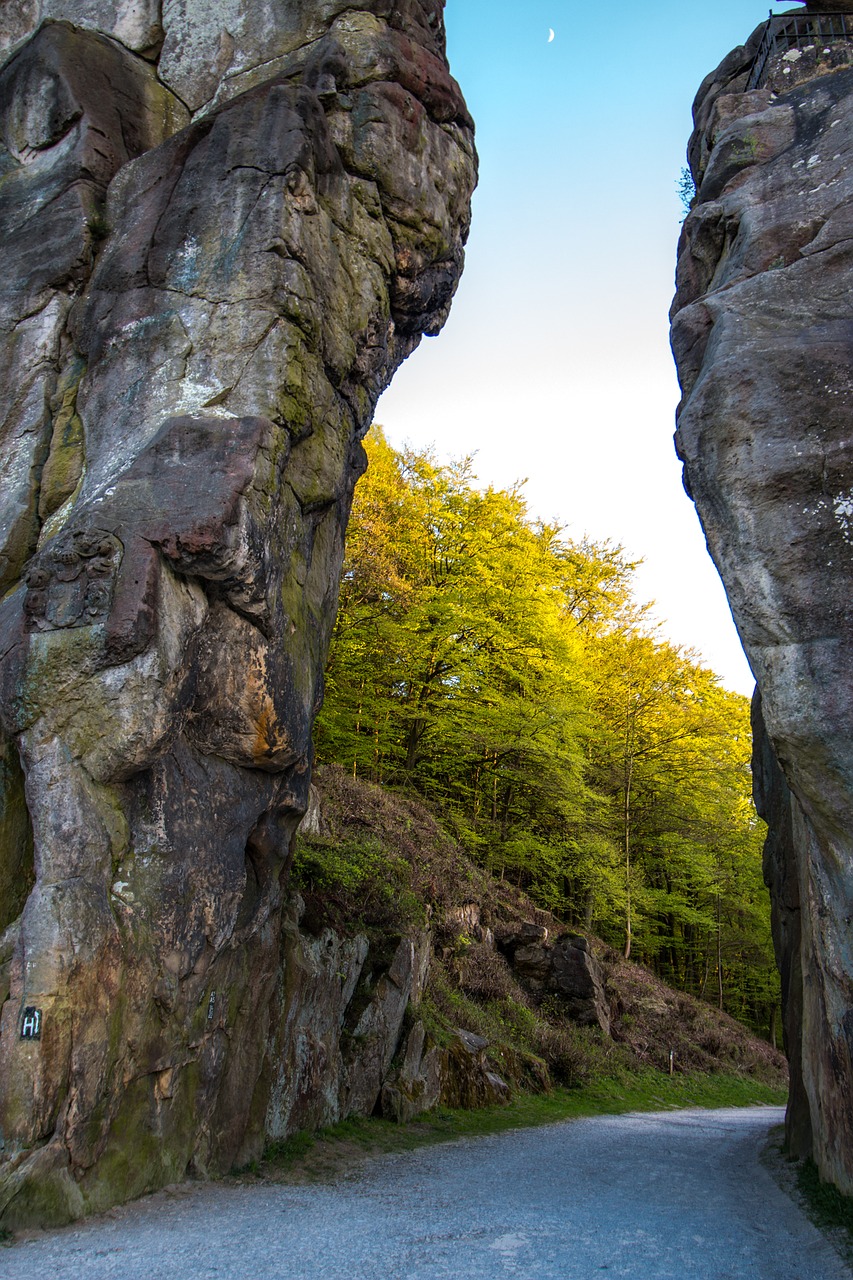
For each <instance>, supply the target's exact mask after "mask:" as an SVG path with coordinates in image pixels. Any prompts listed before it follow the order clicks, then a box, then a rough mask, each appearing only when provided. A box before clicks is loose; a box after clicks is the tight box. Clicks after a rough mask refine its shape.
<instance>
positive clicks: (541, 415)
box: [376, 0, 789, 693]
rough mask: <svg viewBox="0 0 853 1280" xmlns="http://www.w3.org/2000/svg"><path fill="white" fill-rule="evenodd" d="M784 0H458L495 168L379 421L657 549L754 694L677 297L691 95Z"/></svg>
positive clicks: (691, 613)
mask: <svg viewBox="0 0 853 1280" xmlns="http://www.w3.org/2000/svg"><path fill="white" fill-rule="evenodd" d="M785 7H789V6H787V5H785V6H780V5H778V4H775V5H774V11H777V12H778V11H780V9H784V8H785ZM767 12H768V7H767V0H764V2H763V3H762V0H647V2H646V3H642V4H641V3H633V2H631V0H612V3H610V4H609V5H606V6H604V5H591V4H582V3H580V0H526V2H525V3H524V4H519V3H518V0H448V3H447V9H446V21H447V32H448V53H449V57H450V62H451V68H452V70H453V73H454V75H455V76H456V78H457V79H458V80H459V82H460V84H461V86H462V88H463V91H464V93H465V96H466V98H467V100H468V105H469V107H470V108H471V112H472V114H473V116H474V118H475V120H476V122H477V146H478V149H479V152H480V161H481V172H480V187H479V190H478V191H477V194H476V195H475V198H474V201H475V202H474V221H473V226H472V230H471V238H470V241H469V245H468V260H467V267H466V271H465V275H464V277H463V280H462V284H461V286H460V289H459V293H458V294H457V298H456V302H455V304H454V310H453V314H452V315H451V318H450V320H449V322H448V324H447V326H446V327H445V329H444V331H443V333H442V334H441V336H440V337H438V338H436V339H434V340H428V341H425V342H423V343H422V344H421V346H420V348H419V349H418V351H417V352H416V353H415V354H414V355H413V356H412V357H411V359H410V360H409V361H408V362H407V363H406V364H405V365H404V366H403V368H402V369H401V370H400V371H399V373H398V374H397V376H396V379H395V381H394V383H393V385H392V387H391V388H390V390H389V391H388V392H386V394H385V395H384V396H383V398H382V400H381V402H380V405H379V408H378V411H377V415H376V417H377V421H379V422H381V423H383V425H384V426H385V428H386V431H387V433H388V436H389V438H390V439H391V441H392V442H393V443H394V444H396V445H400V444H402V443H404V442H405V441H408V442H410V443H411V444H413V445H415V446H417V447H423V446H427V445H434V446H435V448H436V451H437V453H438V455H439V456H440V457H442V458H447V457H458V456H460V455H462V454H467V453H476V455H477V456H476V462H475V470H476V471H477V474H478V476H479V478H480V481H481V482H482V483H484V484H485V483H491V484H497V485H510V484H512V483H513V482H514V481H515V480H517V479H520V478H522V477H527V478H528V484H527V488H526V493H527V497H528V500H529V502H530V505H531V508H532V510H533V512H534V513H535V514H537V515H541V516H543V517H546V518H548V519H552V518H557V519H559V520H560V521H561V523H563V524H565V525H566V526H567V527H568V531H569V534H570V535H571V536H573V537H577V538H579V537H581V536H582V535H583V534H588V535H589V536H591V537H592V538H595V539H597V540H602V539H604V538H610V539H612V540H613V541H616V542H619V543H621V544H622V545H623V546H624V547H625V550H626V551H627V552H628V553H629V555H630V556H631V558H640V557H642V558H643V559H644V561H645V564H644V566H643V568H642V569H641V570H640V571H639V573H638V589H639V592H640V594H641V595H642V597H643V598H644V599H654V600H655V602H656V613H657V616H658V617H659V618H660V619H661V621H662V623H663V630H664V634H665V635H667V636H668V638H670V639H672V640H674V641H675V642H676V643H678V644H683V645H687V646H690V647H693V648H696V649H697V650H699V651H700V653H701V655H702V657H703V658H704V660H705V661H706V662H707V663H708V665H709V666H711V667H713V669H714V670H715V671H717V672H718V673H719V674H720V675H721V676H722V677H723V680H724V682H725V683H726V684H727V685H728V686H729V687H730V688H734V689H738V690H740V691H741V692H743V693H748V692H750V691H751V688H752V679H751V675H750V672H749V668H748V666H747V664H746V661H745V659H744V657H743V654H742V652H741V649H740V644H739V642H738V639H737V635H736V632H735V630H734V625H733V623H732V621H731V616H730V614H729V611H728V605H727V603H726V600H725V596H724V594H723V591H722V587H721V586H720V584H719V580H718V578H717V575H716V571H715V570H714V568H713V565H712V564H711V561H710V560H709V558H708V555H707V552H706V550H705V545H704V540H703V538H702V534H701V529H700V527H699V523H698V520H697V518H696V515H695V512H694V510H693V507H692V505H691V504H690V503H689V502H688V500H687V498H686V497H685V495H684V493H683V490H682V488H681V480H680V467H679V465H678V462H677V460H676V458H675V456H674V453H673V448H672V433H673V429H674V411H675V406H676V404H677V402H678V386H677V382H676V378H675V372H674V369H673V364H672V357H671V355H670V351H669V339H668V322H667V311H668V309H669V304H670V301H671V297H672V291H673V273H674V269H675V250H676V244H677V240H678V232H679V224H680V221H681V218H682V216H683V215H682V212H681V204H680V200H679V198H678V194H677V191H676V182H677V179H678V176H679V173H680V171H681V168H682V166H683V165H684V163H685V159H684V153H685V148H686V145H687V139H688V137H689V134H690V130H691V127H692V126H691V117H690V108H691V105H692V102H693V97H694V95H695V92H696V90H697V88H698V87H699V84H700V83H701V81H702V79H703V78H704V76H705V75H706V74H707V72H709V71H711V70H713V68H714V67H715V66H716V65H717V64H718V63H719V62H720V61H721V59H722V58H723V57H724V56H725V54H726V53H728V51H729V50H730V49H732V48H733V47H734V46H735V45H737V44H741V43H743V41H744V40H746V38H747V37H748V36H749V34H750V33H751V31H752V30H753V29H754V28H755V27H756V26H758V24H759V23H761V22H762V21H764V20H765V19H766V18H767ZM549 28H553V29H554V32H555V39H554V41H553V42H552V43H551V44H549V43H548V31H549Z"/></svg>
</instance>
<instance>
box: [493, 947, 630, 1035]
mask: <svg viewBox="0 0 853 1280" xmlns="http://www.w3.org/2000/svg"><path fill="white" fill-rule="evenodd" d="M501 948H502V950H503V951H504V952H505V953H506V955H507V956H508V957H509V959H510V964H511V965H512V969H513V972H514V974H515V976H516V977H517V979H518V981H519V982H520V984H521V985H522V986H523V987H524V988H525V989H526V990H527V991H529V992H531V994H532V995H534V996H536V997H537V998H539V999H541V998H542V997H543V996H551V997H552V998H556V1000H557V1001H558V1002H559V1005H560V1007H561V1010H562V1012H563V1013H564V1015H565V1016H566V1017H567V1018H569V1019H570V1020H571V1021H572V1022H577V1023H579V1024H580V1025H581V1026H588V1027H600V1028H601V1030H602V1031H603V1032H604V1034H605V1035H606V1036H609V1035H610V1010H609V1007H608V1002H607V996H606V993H605V989H604V972H603V970H602V967H601V965H600V964H599V962H598V960H597V959H596V958H595V956H594V955H593V953H592V951H591V949H590V945H589V942H588V941H587V939H586V938H584V937H583V936H582V935H581V934H576V933H567V934H564V935H563V936H562V937H560V938H558V939H557V940H556V941H555V942H553V943H549V941H548V930H547V929H545V928H543V927H542V926H538V925H535V924H524V925H522V927H521V929H519V930H518V932H516V933H514V934H511V935H510V936H508V937H505V938H503V939H501Z"/></svg>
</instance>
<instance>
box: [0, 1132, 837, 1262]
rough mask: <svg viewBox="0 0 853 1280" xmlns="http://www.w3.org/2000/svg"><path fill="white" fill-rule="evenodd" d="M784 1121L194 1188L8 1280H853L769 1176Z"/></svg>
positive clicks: (502, 1147)
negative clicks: (766, 1155) (333, 1175)
mask: <svg viewBox="0 0 853 1280" xmlns="http://www.w3.org/2000/svg"><path fill="white" fill-rule="evenodd" d="M781 1119H782V1112H781V1110H779V1109H777V1108H770V1107H762V1108H751V1109H746V1110H742V1109H732V1110H725V1111H678V1112H667V1113H663V1114H657V1115H628V1116H604V1117H599V1118H596V1119H591V1120H578V1121H574V1122H572V1123H565V1124H557V1125H551V1126H548V1127H547V1128H543V1129H525V1130H518V1131H515V1132H512V1133H504V1134H501V1135H499V1136H497V1137H492V1138H477V1139H466V1140H464V1141H461V1142H458V1143H453V1144H452V1145H448V1146H440V1147H431V1148H426V1149H421V1150H419V1151H414V1152H408V1153H406V1154H404V1155H395V1156H383V1157H380V1158H378V1159H376V1160H373V1161H370V1162H369V1163H368V1164H366V1165H364V1166H362V1167H361V1168H360V1170H359V1172H358V1173H357V1174H355V1175H350V1176H349V1177H346V1178H344V1179H342V1180H340V1181H339V1182H337V1183H335V1184H329V1185H322V1186H306V1187H280V1186H269V1185H262V1186H259V1187H246V1186H230V1185H221V1184H220V1185H197V1184H196V1185H192V1186H189V1185H188V1186H185V1187H181V1188H177V1189H174V1190H172V1191H168V1192H161V1193H159V1194H158V1195H155V1196H151V1197H149V1198H148V1199H146V1200H143V1201H140V1202H138V1203H136V1204H134V1205H130V1206H127V1207H125V1208H123V1209H120V1210H115V1211H113V1213H111V1214H108V1215H107V1216H106V1217H104V1218H100V1219H98V1220H95V1221H91V1222H89V1223H87V1224H86V1225H84V1226H76V1227H68V1228H66V1229H65V1230H63V1231H52V1232H48V1233H45V1234H42V1235H39V1236H37V1237H34V1238H31V1239H28V1240H23V1241H21V1242H20V1243H17V1244H15V1245H13V1246H11V1247H10V1248H7V1249H0V1276H2V1277H3V1280H78V1278H79V1280H84V1278H85V1280H106V1278H107V1277H110V1278H112V1277H121V1280H202V1278H206V1277H214V1276H215V1277H220V1278H221V1280H303V1278H304V1280H308V1278H310V1280H440V1278H445V1277H446V1278H447V1280H450V1277H453V1278H454V1280H503V1277H513V1276H517V1277H520V1278H523V1280H552V1278H553V1280H594V1277H597V1276H599V1275H601V1276H609V1277H615V1276H627V1277H630V1280H670V1278H671V1280H850V1277H851V1275H853V1272H851V1271H850V1270H849V1269H848V1268H847V1267H846V1266H845V1265H844V1263H843V1262H842V1261H841V1260H840V1259H839V1257H838V1256H837V1254H836V1253H835V1252H834V1250H833V1249H832V1248H831V1246H830V1245H829V1244H827V1242H826V1241H825V1240H824V1238H823V1237H822V1236H821V1235H820V1234H819V1232H818V1231H817V1230H816V1229H815V1228H814V1227H813V1226H812V1225H811V1223H810V1222H809V1221H808V1220H807V1219H806V1218H805V1217H804V1216H803V1214H802V1213H801V1211H800V1210H799V1209H798V1208H797V1207H796V1206H795V1205H794V1203H793V1202H792V1201H791V1200H789V1199H788V1197H787V1196H786V1195H785V1194H784V1192H782V1191H781V1190H780V1189H779V1188H778V1187H777V1185H776V1183H775V1182H774V1181H773V1179H772V1178H771V1176H770V1174H769V1173H768V1172H767V1171H766V1170H765V1168H764V1167H763V1166H762V1165H761V1164H760V1163H759V1158H758V1157H759V1152H760V1150H761V1148H762V1146H763V1144H764V1142H765V1139H766V1136H767V1133H768V1130H769V1129H770V1128H771V1127H772V1126H773V1125H776V1124H779V1123H780V1121H781Z"/></svg>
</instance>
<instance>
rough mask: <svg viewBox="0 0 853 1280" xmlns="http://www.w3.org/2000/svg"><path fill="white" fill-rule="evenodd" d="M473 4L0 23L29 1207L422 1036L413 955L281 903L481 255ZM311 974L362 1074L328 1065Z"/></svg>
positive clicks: (346, 1101)
mask: <svg viewBox="0 0 853 1280" xmlns="http://www.w3.org/2000/svg"><path fill="white" fill-rule="evenodd" d="M7 8H8V6H7ZM442 10H443V0H360V3H359V4H357V5H356V6H353V5H352V4H350V3H345V2H344V0H313V2H311V3H309V2H307V0H298V2H297V0H290V2H288V3H284V4H283V3H281V0H277V2H276V3H273V0H262V2H260V3H258V4H252V5H248V4H245V3H242V2H239V3H238V0H222V3H217V4H215V5H211V4H209V3H206V2H205V3H202V0H163V3H162V4H161V3H160V2H159V0H144V2H141V3H140V0H133V3H121V4H118V5H114V4H109V5H108V4H103V3H100V2H99V0H85V2H84V0H79V3H78V2H77V0H64V2H63V3H62V4H58V3H55V2H54V0H29V2H28V3H24V4H23V5H16V6H12V13H11V14H10V15H9V14H7V13H6V10H5V9H4V15H3V19H2V21H3V23H4V30H3V41H2V43H3V45H4V47H5V48H6V51H7V60H6V62H5V65H4V66H3V67H2V70H0V138H2V147H0V230H2V237H0V259H2V275H0V279H2V292H0V344H2V360H0V931H2V930H5V932H4V933H3V934H2V937H0V998H5V1000H4V1003H3V1005H2V1023H0V1130H2V1143H3V1149H2V1156H0V1219H2V1220H3V1221H6V1222H10V1223H14V1222H21V1221H28V1220H30V1221H31V1220H38V1221H42V1222H47V1221H61V1220H67V1219H68V1218H69V1217H73V1216H76V1215H79V1214H81V1213H83V1212H87V1211H91V1210H94V1209H97V1208H100V1207H104V1206H106V1205H108V1204H110V1203H113V1202H115V1201H116V1200H120V1199H124V1198H127V1197H129V1196H131V1195H134V1194H138V1193H140V1192H142V1191H144V1190H147V1189H149V1188H151V1187H153V1186H156V1185H159V1184H162V1183H163V1182H166V1181H169V1180H171V1179H174V1178H175V1177H176V1176H181V1175H183V1174H184V1172H185V1171H186V1170H187V1169H188V1168H195V1169H197V1170H199V1171H205V1170H216V1169H223V1168H227V1167H229V1166H230V1165H232V1164H233V1163H234V1162H235V1161H237V1162H239V1161H241V1160H245V1159H249V1158H252V1156H253V1155H254V1154H257V1151H258V1150H259V1147H260V1145H261V1144H262V1143H263V1141H264V1134H265V1131H267V1132H271V1133H276V1132H280V1131H281V1127H282V1125H284V1124H285V1123H286V1120H285V1119H283V1117H291V1119H292V1117H293V1115H297V1114H298V1115H300V1116H302V1115H304V1116H305V1117H306V1122H307V1118H308V1116H309V1113H310V1112H311V1107H312V1106H313V1105H314V1103H313V1102H312V1095H311V1089H313V1088H315V1087H316V1088H318V1089H319V1090H320V1091H321V1092H322V1091H323V1090H325V1091H326V1092H327V1094H329V1096H331V1095H332V1094H333V1095H334V1104H331V1103H330V1104H329V1107H327V1108H326V1110H325V1111H324V1115H326V1114H328V1113H329V1111H331V1113H332V1114H335V1108H337V1114H344V1113H346V1112H347V1111H348V1110H353V1109H357V1108H362V1109H365V1108H366V1109H368V1110H369V1109H372V1107H373V1105H374V1104H375V1101H376V1097H377V1096H378V1093H379V1090H380V1088H381V1085H382V1077H383V1072H384V1070H386V1069H387V1065H388V1061H389V1060H390V1056H389V1054H390V1053H393V1052H394V1048H395V1047H396V1042H397V1038H398V1037H399V1034H400V1024H401V1022H402V1013H403V1011H404V1010H405V1007H406V1002H407V1000H408V998H409V995H410V994H411V991H412V985H413V983H415V982H416V981H417V975H416V969H417V965H416V956H415V950H414V949H415V947H416V940H413V939H410V940H404V941H403V942H401V943H400V950H399V954H398V955H396V956H393V957H389V958H388V959H387V962H386V963H385V967H384V968H383V967H382V965H380V964H378V962H376V963H374V961H373V960H371V958H370V957H369V956H368V954H367V952H366V951H365V944H363V943H361V942H358V941H356V942H353V943H351V944H347V945H348V946H349V950H348V951H347V952H346V954H345V955H343V954H338V950H339V949H340V947H341V946H342V945H343V944H341V943H340V940H338V941H335V940H331V941H329V940H328V939H327V940H324V939H322V938H320V939H317V940H314V941H310V940H309V941H305V940H304V939H300V938H299V937H297V936H296V933H298V930H297V929H296V925H295V924H294V922H293V921H292V920H291V923H290V925H287V924H285V927H284V928H283V927H282V911H283V904H284V901H285V891H286V878H287V868H288V859H289V852H290V846H291V837H292V835H293V832H294V831H295V828H296V826H297V824H298V822H299V820H300V817H301V815H302V813H303V811H304V810H305V807H306V804H307V800H308V786H309V778H310V763H311V725H312V719H313V716H314V714H315V712H316V710H317V707H318V704H319V701H320V699H321V697H322V672H323V666H324V659H325V652H326V646H327V641H328V637H329V633H330V629H331V626H332V623H333V620H334V611H335V602H336V595H337V586H338V577H339V572H340V564H341V552H342V540H343V532H344V527H345V524H346V519H347V515H348V511H349V505H350V500H351V495H352V489H353V485H354V483H355V481H356V479H357V477H358V475H359V474H360V472H361V470H362V467H363V451H362V449H361V446H360V443H359V440H360V437H361V436H362V435H363V434H364V432H365V431H366V429H367V427H368V425H369V423H370V420H371V415H372V412H373V408H374V406H375V403H376V400H377V398H378V396H379V394H380V393H381V391H382V390H383V389H384V388H385V386H386V385H387V384H388V382H389V380H390V378H391V376H392V375H393V373H394V371H395V370H396V368H397V367H398V366H399V364H400V363H401V361H402V360H404V359H405V358H406V357H407V356H408V355H409V354H410V353H411V352H412V351H413V350H414V348H415V347H416V346H417V344H418V342H419V341H420V338H421V336H422V335H423V334H424V333H429V334H432V333H435V332H437V331H438V330H439V329H440V328H441V325H442V324H443V322H444V320H445V318H446V316H447V313H448V309H449V306H450V302H451V298H452V295H453V292H454V290H455V287H456V284H457V282H458V279H459V274H460V271H461V268H462V258H463V244H464V241H465V237H466V234H467V228H468V221H469V209H470V196H471V192H472V189H473V186H474V182H475V178H476V155H475V152H474V147H473V130H472V125H471V121H470V118H469V116H468V113H467V111H466V108H465V104H464V102H463V100H462V97H461V95H460V92H459V90H458V87H457V86H456V84H455V82H454V81H453V80H452V79H451V77H450V75H449V73H448V69H447V63H446V59H445V55H444V32H443V18H442ZM59 18H61V19H64V20H63V21H57V20H56V19H59ZM295 930H296V933H295V932H294V931H295ZM307 974H311V975H313V976H312V982H314V983H315V985H313V986H312V994H311V995H310V997H309V996H306V998H309V999H310V998H314V999H316V983H321V984H322V983H324V982H325V983H326V984H327V986H328V987H329V989H330V993H331V994H330V998H329V1002H328V1004H327V1008H326V1011H325V1014H324V1016H326V1017H328V1018H332V1019H340V1018H342V1017H345V1016H351V1017H352V1016H355V1015H354V1013H353V1009H352V1008H350V1005H351V1001H352V998H353V995H354V993H355V990H356V987H357V986H359V984H361V986H363V987H366V990H365V993H364V995H363V998H362V997H359V1001H360V1011H359V1020H357V1022H356V1023H355V1024H354V1025H353V1027H352V1031H353V1035H354V1037H355V1040H356V1041H357V1042H358V1045H359V1046H360V1050H359V1052H360V1053H361V1055H362V1058H363V1059H364V1061H362V1060H361V1058H359V1056H358V1053H357V1052H356V1051H355V1049H354V1050H353V1056H352V1057H351V1060H350V1061H349V1062H344V1061H341V1062H338V1061H335V1062H333V1063H321V1062H319V1060H317V1059H316V1058H315V1059H314V1060H312V1058H311V1052H310V1048H307V1047H306V1043H307V1042H306V1040H305V1037H304V1036H303V1037H302V1039H300V1035H301V1032H300V1029H299V1028H300V1019H302V1020H303V1021H304V1019H305V1006H304V1005H301V1006H300V1003H299V998H298V995H299V987H300V982H302V981H303V975H307ZM389 1045H390V1046H391V1047H390V1050H389ZM371 1055H372V1056H371Z"/></svg>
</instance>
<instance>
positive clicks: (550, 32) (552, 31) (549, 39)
mask: <svg viewBox="0 0 853 1280" xmlns="http://www.w3.org/2000/svg"><path fill="white" fill-rule="evenodd" d="M553 39H554V28H553V27H549V28H548V43H549V44H550V43H551V41H552V40H553Z"/></svg>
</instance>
